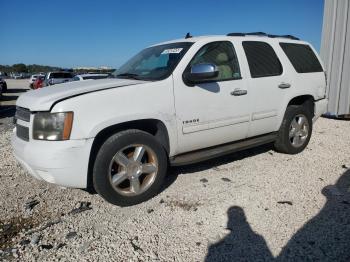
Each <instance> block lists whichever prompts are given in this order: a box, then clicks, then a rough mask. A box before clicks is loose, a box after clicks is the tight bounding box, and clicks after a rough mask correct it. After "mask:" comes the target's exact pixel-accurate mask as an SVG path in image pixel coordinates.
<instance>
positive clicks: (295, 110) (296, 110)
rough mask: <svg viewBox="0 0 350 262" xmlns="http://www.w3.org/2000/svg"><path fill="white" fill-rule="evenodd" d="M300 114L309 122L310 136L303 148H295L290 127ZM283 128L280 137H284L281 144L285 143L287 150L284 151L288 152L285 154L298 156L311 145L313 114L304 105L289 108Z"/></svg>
mask: <svg viewBox="0 0 350 262" xmlns="http://www.w3.org/2000/svg"><path fill="white" fill-rule="evenodd" d="M300 114H301V115H304V116H305V117H306V119H307V121H308V124H309V135H308V137H307V139H306V140H305V142H304V144H303V145H302V146H300V147H294V146H293V145H292V143H291V142H290V139H289V131H290V125H291V123H292V121H293V119H294V118H295V117H296V116H297V115H300ZM282 128H283V130H281V131H282V132H280V134H279V135H280V136H282V137H281V140H282V141H281V142H282V143H283V147H284V148H285V150H284V151H286V152H285V153H289V154H298V153H300V152H302V151H303V150H304V149H305V148H306V147H307V145H308V144H309V141H310V139H311V135H312V128H313V127H312V114H311V112H309V110H308V108H307V107H306V106H304V105H300V106H289V107H288V108H287V110H286V114H285V117H284V120H283V125H282Z"/></svg>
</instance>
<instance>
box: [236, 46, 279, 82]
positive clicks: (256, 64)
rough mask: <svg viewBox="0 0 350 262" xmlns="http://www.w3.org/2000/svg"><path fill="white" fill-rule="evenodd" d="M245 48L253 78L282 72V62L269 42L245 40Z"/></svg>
mask: <svg viewBox="0 0 350 262" xmlns="http://www.w3.org/2000/svg"><path fill="white" fill-rule="evenodd" d="M243 48H244V52H245V54H246V57H247V60H248V64H249V69H250V75H251V76H252V77H253V78H256V77H266V76H277V75H281V74H282V72H283V69H282V65H281V62H280V60H279V59H278V57H277V55H276V53H275V51H274V50H273V48H272V47H271V46H270V45H269V44H268V43H265V42H258V41H244V42H243Z"/></svg>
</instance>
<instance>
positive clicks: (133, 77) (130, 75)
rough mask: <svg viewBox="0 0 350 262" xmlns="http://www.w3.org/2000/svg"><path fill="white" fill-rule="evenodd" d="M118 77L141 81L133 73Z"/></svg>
mask: <svg viewBox="0 0 350 262" xmlns="http://www.w3.org/2000/svg"><path fill="white" fill-rule="evenodd" d="M117 77H122V78H130V79H136V80H140V78H139V75H138V74H132V73H124V74H119V75H117Z"/></svg>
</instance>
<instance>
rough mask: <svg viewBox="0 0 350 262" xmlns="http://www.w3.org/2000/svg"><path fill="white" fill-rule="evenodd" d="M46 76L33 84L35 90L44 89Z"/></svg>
mask: <svg viewBox="0 0 350 262" xmlns="http://www.w3.org/2000/svg"><path fill="white" fill-rule="evenodd" d="M44 80H45V76H38V77H37V79H36V80H35V81H34V83H33V89H38V88H42V87H43V86H44Z"/></svg>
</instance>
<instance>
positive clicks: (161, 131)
mask: <svg viewBox="0 0 350 262" xmlns="http://www.w3.org/2000/svg"><path fill="white" fill-rule="evenodd" d="M127 129H138V130H141V131H144V132H147V133H149V134H151V135H153V136H154V137H155V139H156V140H157V141H158V142H159V143H160V144H161V145H162V146H163V147H164V149H165V151H166V153H167V155H169V153H170V140H169V133H168V129H167V127H166V125H165V124H164V123H163V122H162V121H161V120H158V119H139V120H133V121H127V122H123V123H118V124H114V125H111V126H108V127H105V128H104V129H102V130H100V131H99V132H98V133H97V135H96V136H95V138H94V141H93V144H92V147H91V151H90V156H89V164H88V174H87V189H88V190H89V191H94V190H93V184H92V171H93V167H94V163H95V159H96V155H97V153H98V151H99V149H100V147H101V145H102V144H103V142H104V141H106V139H107V138H108V137H110V136H111V135H113V134H115V133H118V132H120V131H123V130H127Z"/></svg>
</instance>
